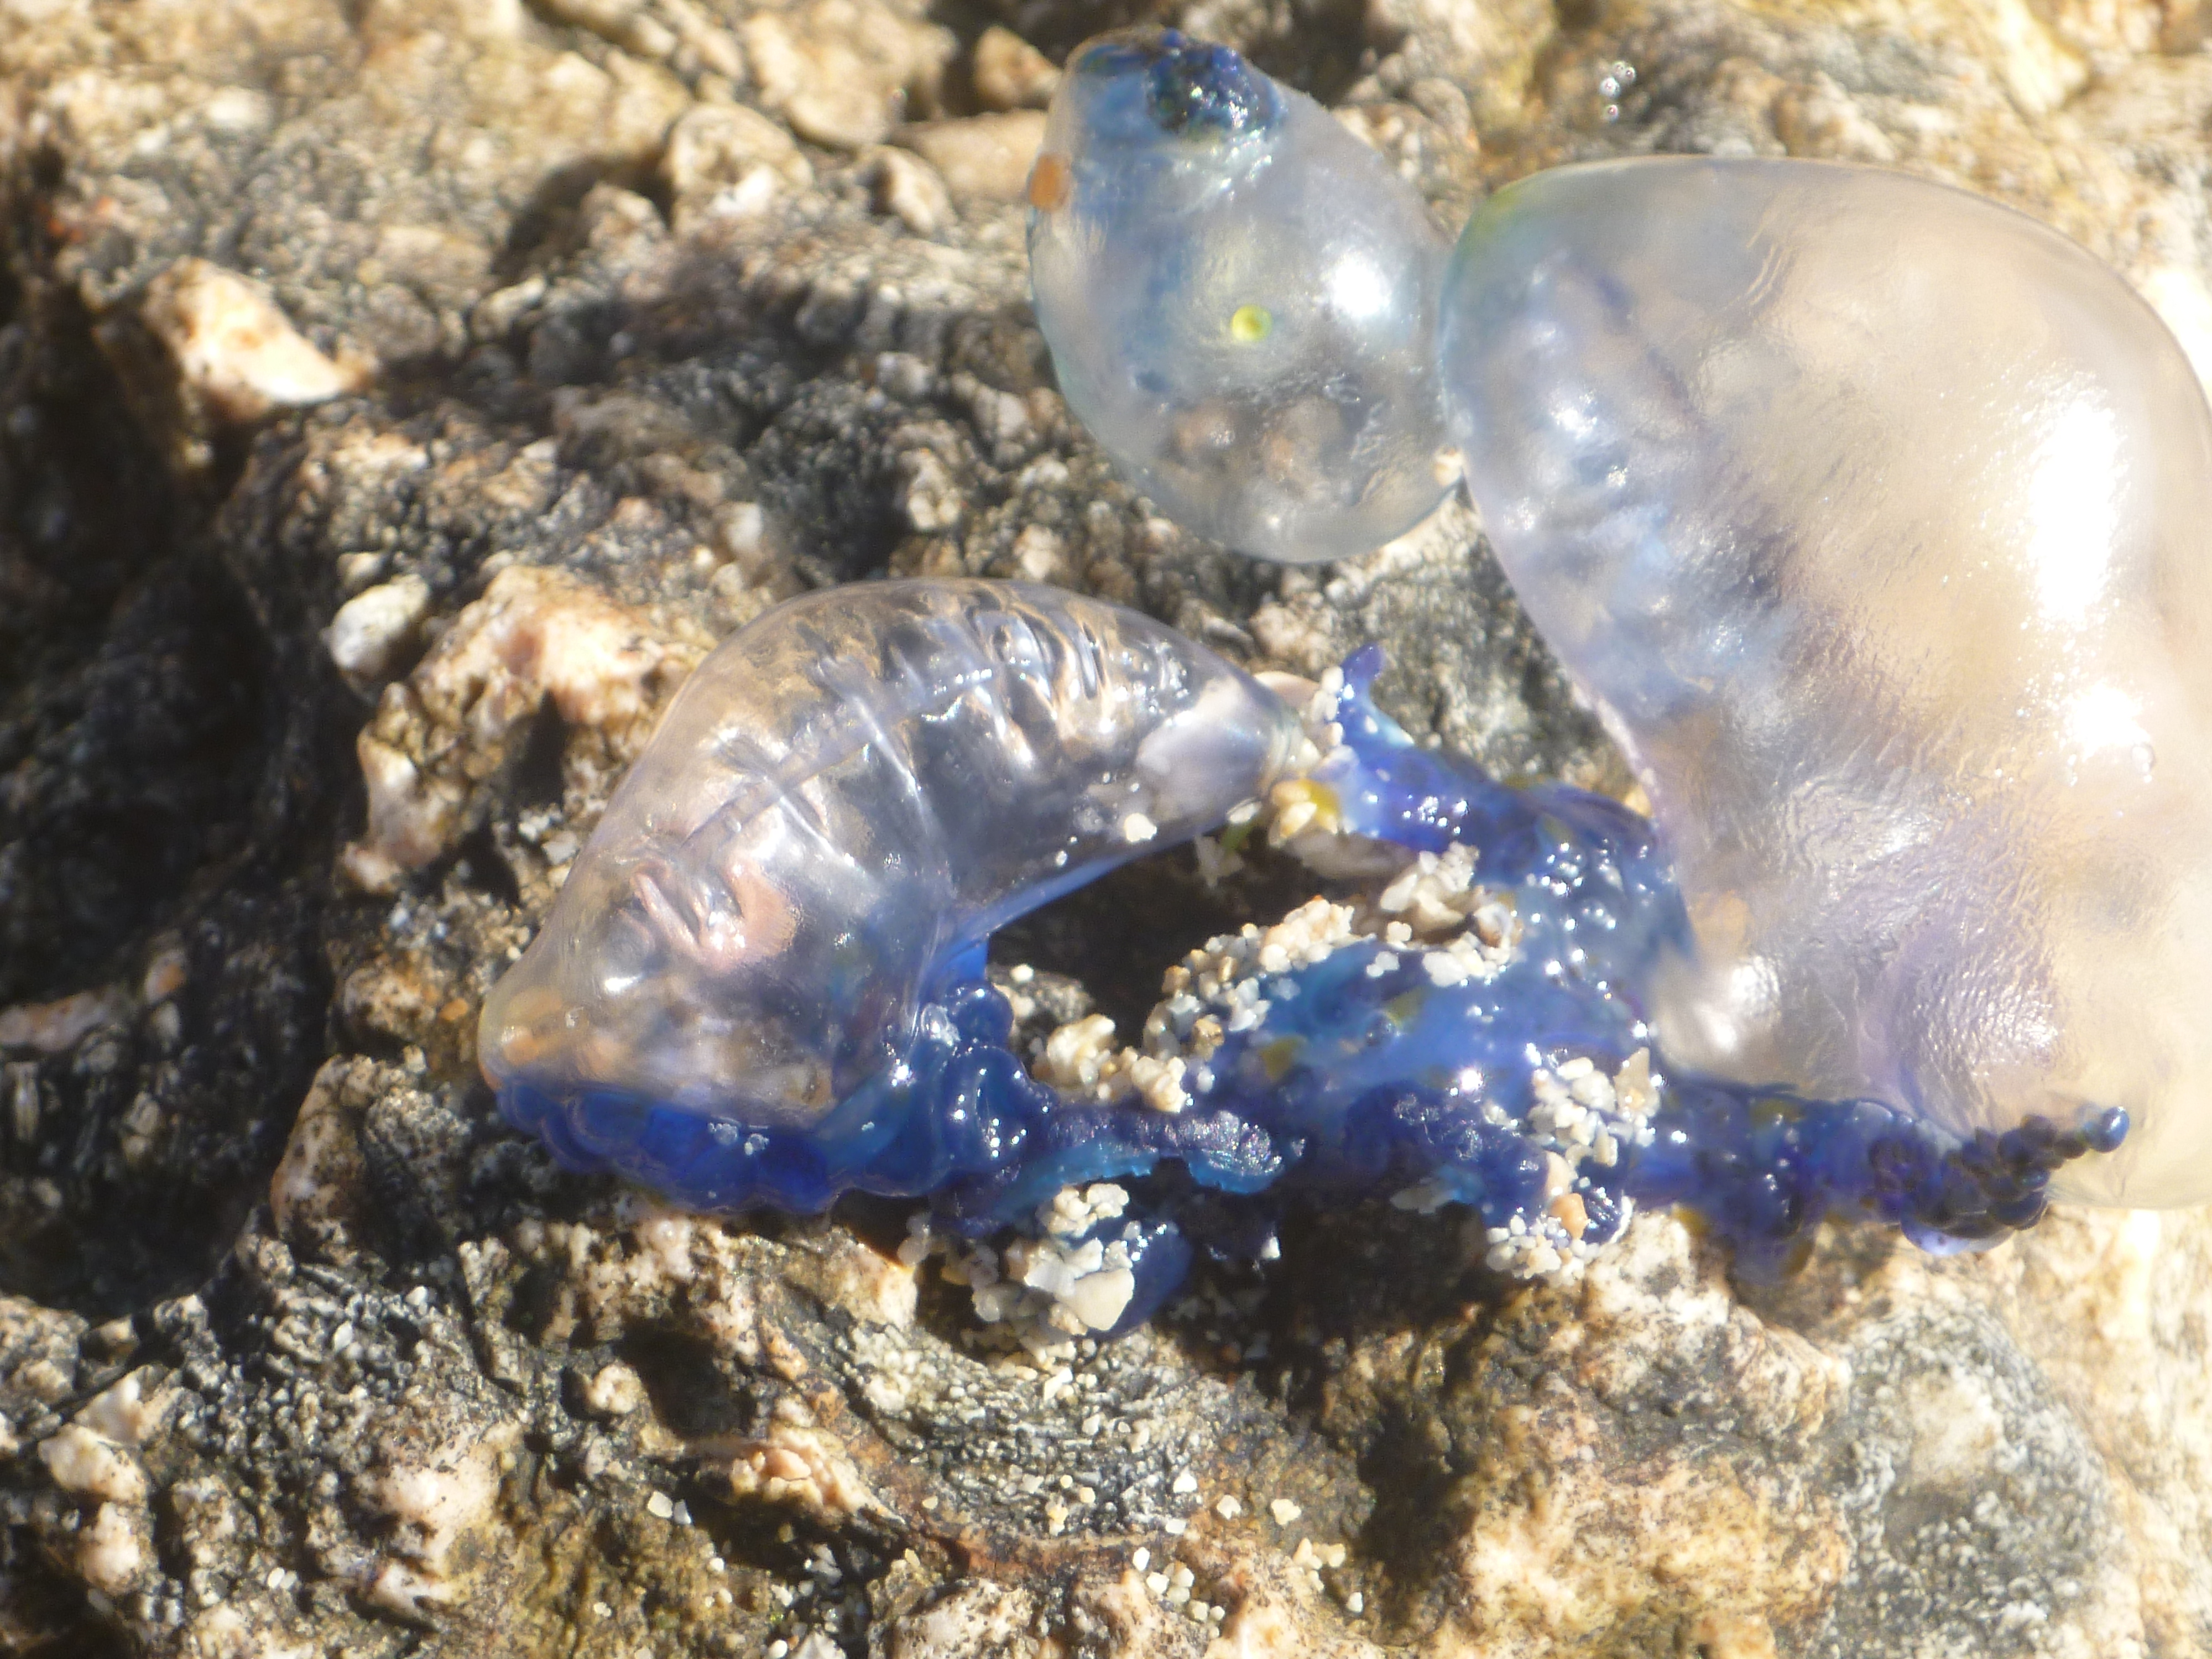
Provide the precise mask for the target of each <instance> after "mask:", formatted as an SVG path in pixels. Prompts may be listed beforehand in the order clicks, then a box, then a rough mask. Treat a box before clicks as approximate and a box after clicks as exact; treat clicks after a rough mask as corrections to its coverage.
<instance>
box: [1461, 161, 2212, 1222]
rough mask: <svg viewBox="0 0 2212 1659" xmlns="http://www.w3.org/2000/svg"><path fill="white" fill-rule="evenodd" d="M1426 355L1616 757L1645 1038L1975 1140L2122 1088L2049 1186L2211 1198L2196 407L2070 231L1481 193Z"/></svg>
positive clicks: (2206, 598) (2155, 1201) (1770, 176)
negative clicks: (1982, 1132) (1670, 924)
mask: <svg viewBox="0 0 2212 1659" xmlns="http://www.w3.org/2000/svg"><path fill="white" fill-rule="evenodd" d="M1442 364H1443V379H1444V383H1445V386H1446V392H1447V397H1448V399H1449V403H1450V404H1451V407H1452V418H1453V422H1454V431H1455V437H1456V438H1457V440H1458V441H1459V442H1460V444H1461V446H1462V449H1463V450H1464V452H1465V454H1466V457H1467V470H1468V471H1467V476H1468V486H1469V488H1470V489H1471V490H1472V492H1473V494H1474V497H1475V499H1476V501H1478V503H1479V504H1480V507H1481V508H1482V512H1483V516H1484V522H1485V525H1486V529H1487V530H1488V532H1489V534H1490V536H1491V538H1492V542H1493V544H1495V546H1496V548H1497V550H1498V556H1499V558H1500V560H1501V561H1502V562H1504V566H1505V568H1506V570H1507V572H1508V574H1510V576H1511V578H1512V580H1513V583H1514V586H1515V590H1516V592H1517V593H1518V594H1519V595H1520V597H1521V599H1522V603H1523V605H1525V606H1526V607H1527V609H1528V613H1529V615H1530V616H1531V617H1533V618H1534V621H1535V623H1536V624H1537V626H1538V627H1539V628H1540V629H1541V630H1542V632H1543V634H1544V635H1545V638H1546V639H1547V641H1549V642H1550V644H1551V645H1552V647H1553V649H1554V650H1555V651H1556V652H1557V653H1559V657H1560V658H1561V659H1562V660H1563V661H1564V663H1565V665H1566V666H1567V667H1568V669H1569V671H1570V672H1571V674H1572V675H1573V676H1574V678H1576V680H1577V683H1578V684H1580V685H1581V686H1582V687H1583V689H1584V690H1587V691H1588V692H1589V693H1590V694H1591V695H1592V696H1594V697H1595V699H1596V700H1597V701H1598V702H1599V703H1600V705H1601V708H1602V709H1603V711H1604V713H1605V714H1606V715H1607V719H1608V720H1609V722H1610V724H1611V726H1612V727H1613V730H1614V732H1616V734H1617V735H1618V736H1619V738H1620V740H1621V741H1622V743H1623V744H1624V745H1625V746H1626V749H1627V750H1628V751H1629V753H1630V755H1631V757H1632V759H1633V760H1634V762H1635V763H1637V765H1638V768H1639V769H1640V770H1641V772H1642V774H1643V775H1644V778H1645V780H1646V782H1647V786H1648V787H1649V788H1650V792H1651V794H1652V798H1653V799H1654V802H1655V803H1656V809H1657V816H1658V819H1659V822H1660V824H1661V826H1662V829H1663V831H1664V833H1665V836H1666V838H1667V840H1668V843H1669V846H1670V849H1671V851H1672V854H1673V856H1674V860H1675V863H1676V866H1677V873H1678V877H1679V880H1680V888H1681V891H1682V894H1683V896H1684V899H1685V901H1686V906H1687V909H1688V913H1689V916H1690V919H1691V921H1692V927H1693V928H1694V931H1695V933H1696V937H1697V943H1698V949H1697V951H1695V952H1693V953H1690V954H1688V955H1686V957H1684V958H1683V959H1682V960H1681V961H1680V962H1679V963H1677V964H1676V965H1675V967H1674V969H1673V970H1672V971H1671V972H1665V973H1662V974H1660V975H1656V977H1655V980H1654V988H1653V991H1652V995H1651V1004H1652V1006H1651V1010H1650V1012H1651V1016H1652V1019H1653V1023H1654V1025H1655V1027H1656V1031H1657V1034H1658V1036H1659V1038H1660V1041H1661V1042H1662V1046H1663V1047H1664V1048H1665V1050H1666V1053H1667V1054H1668V1059H1669V1060H1670V1061H1671V1062H1672V1063H1673V1064H1674V1065H1675V1066H1681V1067H1685V1068H1689V1069H1694V1070H1696V1071H1699V1072H1702V1073H1707V1074H1709V1075H1713V1076H1717V1077H1721V1078H1728V1079H1738V1080H1740V1081H1742V1082H1745V1083H1749V1084H1759V1083H1770V1082H1771V1083H1783V1084H1787V1085H1791V1086H1793V1087H1794V1088H1796V1090H1798V1091H1802V1092H1803V1093H1806V1094H1808V1095H1812V1096H1817V1097H1826V1098H1830V1099H1843V1098H1847V1097H1869V1098H1872V1099H1875V1100H1878V1101H1881V1102H1885V1103H1889V1104H1891V1105H1893V1106H1896V1107H1899V1108H1902V1109H1906V1110H1909V1111H1911V1112H1912V1113H1915V1114H1917V1115H1920V1116H1923V1117H1924V1118H1926V1119H1929V1120H1931V1121H1935V1122H1936V1123H1939V1124H1942V1125H1943V1126H1945V1127H1948V1128H1949V1129H1950V1130H1952V1131H1954V1132H1955V1133H1961V1134H1970V1133H1972V1132H1974V1131H1976V1130H1978V1129H1991V1130H1998V1131H2002V1130H2005V1129H2007V1128H2008V1127H2012V1126H2014V1125H2016V1124H2019V1123H2021V1122H2022V1121H2024V1120H2026V1119H2028V1118H2030V1117H2034V1116H2041V1117H2044V1118H2046V1119H2049V1120H2051V1121H2056V1122H2057V1123H2060V1124H2068V1123H2072V1122H2075V1121H2081V1119H2082V1118H2083V1117H2084V1115H2085V1114H2087V1113H2088V1112H2089V1111H2091V1110H2092V1109H2098V1108H2110V1107H2114V1106H2117V1107H2120V1108H2123V1109H2125V1110H2126V1111H2127V1113H2128V1114H2129V1115H2130V1119H2131V1120H2132V1121H2133V1124H2134V1126H2135V1127H2134V1130H2133V1133H2131V1134H2130V1137H2129V1139H2128V1142H2127V1145H2126V1146H2124V1148H2123V1149H2122V1150H2121V1151H2120V1152H2118V1154H2116V1155H2115V1156H2114V1157H2112V1158H2102V1159H2092V1160H2088V1161H2087V1162H2085V1163H2082V1164H2076V1165H2075V1166H2074V1167H2073V1168H2072V1169H2070V1170H2068V1171H2067V1172H2066V1173H2065V1174H2064V1175H2063V1176H2061V1177H2060V1180H2059V1186H2060V1189H2061V1190H2062V1192H2063V1194H2064V1195H2068V1196H2074V1197H2080V1198H2086V1199H2090V1200H2100V1201H2106V1202H2118V1203H2127V1204H2137V1205H2160V1204H2175V1203H2190V1202H2202V1201H2204V1200H2208V1199H2212V1094H2208V1092H2207V1089H2206V1081H2207V1079H2212V562H2208V559H2207V534H2208V532H2207V526H2208V525H2212V418H2208V415H2207V411H2206V407H2205V402H2204V397H2203V392H2202V391H2201V390H2200V388H2199V386H2198V384H2197V380H2196V378H2195V376H2194V374H2192V373H2191V368H2190V365H2189V363H2188V362H2187V361H2186V360H2185V358H2184V356H2182V354H2181V352H2180V350H2179V348H2178V347H2177V346H2176V344H2175V343H2174V342H2173V340H2172V337H2171V336H2170V335H2169V334H2168V333H2167V332H2166V330H2165V328H2164V327H2163V326H2162V325H2160V322H2159V321H2158V319H2157V318H2156V317H2155V316H2154V313H2152V312H2151V311H2150V309H2149V307H2147V306H2146V305H2144V304H2143V303H2142V301H2140V300H2138V299H2137V298H2136V296H2135V295H2133V294H2132V293H2131V292H2130V290H2129V289H2127V288H2126V287H2125V285H2124V284H2123V283H2121V282H2120V281H2119V279H2118V277H2116V276H2114V275H2113V274H2112V272H2111V271H2110V270H2106V268H2105V267H2104V266H2102V265H2101V264H2099V263H2098V262H2097V261H2096V260H2095V259H2093V258H2091V256H2089V255H2088V254H2087V253H2086V252H2083V251H2082V250H2081V249H2080V248H2078V247H2076V246H2074V245H2073V244H2072V243H2070V242H2068V241H2066V240H2064V239H2063V238H2062V237H2060V236H2058V235H2057V234H2054V233H2053V232H2051V231H2050V230H2048V229H2045V228H2043V227H2042V226H2040V225H2038V224H2036V223H2034V222H2032V221H2031V220H2029V219H2027V218H2026V217H2024V216H2021V215H2019V214H2016V213H2014V212H2012V211H2010V210H2007V209H2004V208H2002V207H1999V206H1996V205H1995V204H1990V203H1988V202H1985V201H1983V200H1980V199H1979V198H1977V197H1972V196H1969V195H1966V194H1965V193H1963V192H1960V191H1954V190H1951V189H1948V188H1945V187H1942V186H1940V185H1932V184H1929V183H1925V182H1923V181H1920V180H1916V179H1911V178H1907V177H1905V176H1904V175H1901V174H1897V173H1883V172H1878V171H1875V170H1871V169H1866V168H1856V167H1836V166H1828V165H1822V164H1814V163H1806V162H1785V161H1710V160H1695V159H1688V158H1682V159H1668V160H1656V161H1628V162H1619V163H1607V164H1603V165H1597V166H1590V167H1571V168H1563V169H1560V170H1559V171H1556V172H1552V173H1541V174H1538V175H1536V176H1534V177H1533V178H1531V179H1526V180H1524V181H1522V183H1520V184H1518V185H1514V186H1512V187H1511V188H1510V189H1507V190H1505V191H1501V192H1500V193H1499V194H1498V196H1496V197H1492V199H1491V200H1490V201H1489V202H1488V203H1486V204H1485V205H1484V206H1483V208H1482V209H1481V210H1480V211H1479V212H1478V213H1477V214H1476V215H1475V216H1474V219H1473V221H1472V222H1470V223H1469V225H1468V228H1467V231H1466V234H1465V235H1464V236H1463V238H1462V241H1461V244H1460V246H1459V249H1458V252H1457V254H1456V255H1455V259H1454V262H1453V264H1452V268H1451V270H1450V274H1449V277H1448V280H1447V287H1446V294H1445V301H1444V311H1443V340H1442Z"/></svg>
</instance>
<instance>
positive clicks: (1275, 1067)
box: [1260, 1036, 1306, 1083]
mask: <svg viewBox="0 0 2212 1659" xmlns="http://www.w3.org/2000/svg"><path fill="white" fill-rule="evenodd" d="M1305 1046H1306V1042H1305V1039H1304V1037H1296V1036H1280V1037H1277V1038H1276V1039H1275V1040H1274V1041H1273V1042H1270V1043H1268V1044H1267V1046H1266V1047H1265V1048H1261V1050H1260V1066H1261V1070H1262V1071H1264V1072H1266V1073H1267V1081H1268V1082H1270V1083H1280V1082H1281V1081H1282V1080H1283V1079H1285V1078H1286V1077H1288V1076H1289V1075H1290V1074H1291V1066H1295V1065H1297V1063H1298V1054H1299V1052H1300V1051H1301V1050H1302V1049H1304V1047H1305Z"/></svg>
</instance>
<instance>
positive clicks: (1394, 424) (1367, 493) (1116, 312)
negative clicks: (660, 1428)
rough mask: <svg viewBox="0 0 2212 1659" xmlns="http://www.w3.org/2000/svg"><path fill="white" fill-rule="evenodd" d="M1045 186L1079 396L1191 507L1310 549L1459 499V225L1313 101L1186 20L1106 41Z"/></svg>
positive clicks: (1059, 131) (1267, 540) (1262, 538)
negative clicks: (1443, 288) (1438, 357)
mask: <svg viewBox="0 0 2212 1659" xmlns="http://www.w3.org/2000/svg"><path fill="white" fill-rule="evenodd" d="M1030 205H1031V212H1030V271H1031V277H1032V282H1033V283H1034V287H1035V291H1036V312H1037V320H1038V322H1039V323H1040V325H1042V328H1043V330H1044V334H1045V338H1046V339H1047V340H1048V342H1049V343H1050V344H1051V347H1052V353H1053V362H1054V367H1055V368H1056V369H1057V371H1058V374H1059V377H1060V389H1061V391H1062V392H1064V393H1065V394H1066V398H1067V400H1068V404H1069V405H1070V407H1071V408H1073V410H1074V411H1075V413H1076V414H1077V415H1078V416H1080V417H1081V419H1082V420H1083V422H1084V423H1085V425H1086V426H1088V427H1089V428H1091V431H1092V432H1093V433H1094V434H1096V435H1097V437H1098V439H1099V441H1101V442H1102V443H1103V444H1104V445H1105V446H1106V447H1108V448H1109V450H1111V451H1112V452H1113V453H1114V454H1115V459H1117V460H1118V461H1119V462H1120V463H1121V465H1122V466H1123V467H1125V468H1126V469H1127V471H1129V472H1130V474H1131V475H1132V477H1134V479H1135V480H1136V481H1137V482H1138V483H1139V484H1140V485H1141V486H1142V487H1143V488H1144V489H1146V492H1147V493H1149V494H1150V495H1152V498H1153V499H1154V500H1155V501H1158V503H1159V504H1160V506H1161V507H1163V508H1164V509H1165V510H1166V511H1167V512H1168V513H1170V515H1171V516H1173V517H1174V518H1176V520H1180V521H1181V522H1182V523H1184V524H1187V525H1188V526H1191V527H1192V528H1194V529H1195V530H1197V531H1199V532H1202V533H1204V534H1206V535H1208V536H1212V537H1214V538H1218V539H1219V540H1221V541H1225V542H1226V543H1228V544H1230V545H1231V546H1232V547H1235V548H1237V549H1239V550H1243V551H1245V552H1249V553H1256V554H1260V555H1262V556H1266V557H1268V558H1273V559H1282V560H1287V561H1290V562H1298V563H1303V562H1309V561H1311V560H1316V559H1330V558H1340V557H1344V556H1347V555H1351V554H1354V553H1363V552H1365V551H1367V550H1370V549H1371V548H1373V547H1376V546H1378V545H1380V544H1382V543H1383V542H1384V541H1387V540H1388V539H1389V538H1390V537H1392V536H1394V535H1395V534H1397V533H1398V532H1400V531H1401V530H1402V529H1403V528H1404V527H1405V526H1407V524H1408V523H1410V522H1412V521H1413V520H1415V519H1418V518H1419V517H1420V516H1421V514H1423V513H1425V512H1427V511H1428V510H1429V509H1430V508H1431V507H1434V506H1435V505H1436V503H1437V501H1438V500H1440V499H1441V498H1442V496H1443V492H1444V490H1445V489H1447V488H1449V485H1450V483H1451V482H1452V478H1453V476H1454V472H1453V468H1452V464H1451V461H1450V458H1449V454H1448V453H1446V446H1445V440H1444V437H1443V411H1442V409H1441V406H1440V404H1439V401H1438V398H1437V386H1436V377H1435V373H1434V364H1433V358H1432V353H1433V339H1434V331H1435V323H1436V304H1437V282H1438V278H1439V276H1440V275H1441V272H1442V269H1443V253H1444V246H1443V239H1442V238H1440V237H1439V236H1438V235H1437V233H1436V231H1435V230H1434V229H1433V228H1432V227H1431V224H1430V222H1429V220H1428V216H1427V213H1426V210H1425V209H1424V207H1423V205H1422V204H1421V200H1420V198H1419V196H1417V195H1416V194H1415V193H1414V192H1413V190H1412V189H1410V188H1409V187H1408V186H1407V185H1406V184H1405V182H1404V181H1403V180H1401V179H1399V178H1398V177H1397V175H1396V174H1395V173H1393V172H1392V171H1391V170H1390V168H1389V166H1388V165H1387V164H1386V163H1385V162H1384V161H1383V159H1382V158H1381V157H1380V156H1379V155H1376V153H1375V151H1374V150H1372V149H1370V148H1369V147H1368V146H1367V145H1365V144H1364V143H1360V142H1359V141H1358V139H1357V138H1354V137H1352V135H1351V134H1350V133H1348V132H1346V131H1345V129H1344V128H1343V126H1342V125H1340V124H1339V123H1338V122H1337V121H1336V119H1335V118H1334V117H1332V116H1331V115H1330V114H1329V113H1328V111H1326V110H1324V109H1322V107H1321V106H1319V105H1318V104H1316V103H1315V102H1314V101H1313V100H1311V99H1310V98H1307V97H1305V96H1304V94H1300V93H1297V92H1295V91H1291V90H1290V89H1288V88H1282V87H1279V86H1277V85H1276V84H1275V83H1274V82H1272V81H1270V80H1268V78H1267V76H1264V75H1262V74H1261V73H1260V72H1259V71H1258V70H1254V69H1252V68H1251V67H1250V66H1249V65H1248V64H1245V63H1244V62H1243V59H1241V58H1238V57H1237V55H1236V54H1235V53H1234V52H1229V51H1227V50H1226V49H1225V48H1224V47H1220V46H1209V45H1205V44H1203V43H1200V42H1197V41H1194V40H1188V39H1186V38H1185V37H1183V36H1181V35H1179V34H1176V33H1174V32H1172V31H1157V30H1155V31H1130V32H1128V33H1125V34H1120V35H1109V36H1106V37H1103V38H1102V39H1101V40H1097V41H1094V42H1092V43H1091V44H1090V45H1089V46H1085V47H1083V48H1082V49H1080V50H1079V52H1077V53H1076V54H1075V55H1074V56H1073V58H1071V59H1070V60H1069V64H1068V71H1067V74H1066V77H1065V79H1064V80H1063V81H1062V82H1061V83H1060V92H1059V94H1058V95H1057V96H1056V97H1055V98H1054V101H1053V108H1052V113H1051V117H1050V125H1048V129H1047V131H1046V134H1045V139H1044V147H1043V149H1042V153H1041V155H1040V157H1039V159H1038V161H1037V163H1036V171H1035V172H1034V173H1033V174H1032V175H1031V179H1030Z"/></svg>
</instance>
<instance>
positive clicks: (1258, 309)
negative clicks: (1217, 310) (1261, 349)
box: [1229, 306, 1275, 345]
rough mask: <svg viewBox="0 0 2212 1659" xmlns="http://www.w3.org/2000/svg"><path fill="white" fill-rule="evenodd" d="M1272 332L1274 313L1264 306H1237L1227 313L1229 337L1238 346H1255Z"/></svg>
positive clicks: (1273, 329)
mask: <svg viewBox="0 0 2212 1659" xmlns="http://www.w3.org/2000/svg"><path fill="white" fill-rule="evenodd" d="M1274 331H1275V316H1274V313H1273V312H1271V311H1269V310H1268V309H1267V307H1265V306H1239V307H1237V309H1236V310H1234V311H1232V312H1231V313H1229V337H1230V338H1231V339H1232V340H1234V341H1236V342H1237V344H1238V345H1257V344H1258V343H1260V342H1261V341H1262V340H1264V339H1266V338H1267V337H1268V336H1269V335H1270V334H1272V333H1273V332H1274Z"/></svg>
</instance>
